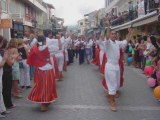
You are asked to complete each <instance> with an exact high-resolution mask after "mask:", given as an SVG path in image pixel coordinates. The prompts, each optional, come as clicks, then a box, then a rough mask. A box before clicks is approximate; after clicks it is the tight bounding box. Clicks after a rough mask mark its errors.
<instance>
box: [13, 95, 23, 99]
mask: <svg viewBox="0 0 160 120" xmlns="http://www.w3.org/2000/svg"><path fill="white" fill-rule="evenodd" d="M13 97H15V98H17V99H21V98H23V97H22V95H14V96H13Z"/></svg>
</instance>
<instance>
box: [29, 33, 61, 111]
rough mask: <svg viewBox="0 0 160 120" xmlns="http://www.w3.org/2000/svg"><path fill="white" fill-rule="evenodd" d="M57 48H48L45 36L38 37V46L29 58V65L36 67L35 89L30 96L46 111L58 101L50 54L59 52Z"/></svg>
mask: <svg viewBox="0 0 160 120" xmlns="http://www.w3.org/2000/svg"><path fill="white" fill-rule="evenodd" d="M59 48H60V44H59V47H56V46H53V45H51V46H46V39H45V37H44V36H38V44H37V45H35V46H34V47H33V48H32V49H31V52H30V54H29V56H28V59H27V63H28V64H29V65H32V66H35V73H34V88H33V89H32V91H31V93H30V94H29V96H28V99H29V100H30V101H32V102H36V103H41V110H42V111H46V110H47V107H48V105H49V104H50V103H51V102H54V101H55V100H56V99H57V97H58V96H57V92H56V82H55V76H54V71H53V66H52V64H51V62H50V54H51V53H54V52H55V51H58V50H59Z"/></svg>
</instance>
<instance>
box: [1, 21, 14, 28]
mask: <svg viewBox="0 0 160 120" xmlns="http://www.w3.org/2000/svg"><path fill="white" fill-rule="evenodd" d="M0 28H3V29H5V28H12V20H11V19H2V20H1V23H0Z"/></svg>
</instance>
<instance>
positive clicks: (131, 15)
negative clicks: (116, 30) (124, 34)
mask: <svg viewBox="0 0 160 120" xmlns="http://www.w3.org/2000/svg"><path fill="white" fill-rule="evenodd" d="M144 5H145V6H144V8H145V9H144V11H145V14H148V13H151V12H153V11H155V10H157V9H160V3H155V1H154V0H152V1H148V2H147V3H145V4H144ZM136 18H138V7H137V9H134V10H133V11H129V10H128V11H124V12H122V13H121V14H120V15H119V16H114V15H110V16H106V18H103V19H104V20H103V21H104V22H105V21H110V23H111V25H112V27H113V26H118V25H122V24H124V23H127V22H129V21H132V20H134V19H136ZM103 25H104V26H103V27H107V26H106V25H105V23H103Z"/></svg>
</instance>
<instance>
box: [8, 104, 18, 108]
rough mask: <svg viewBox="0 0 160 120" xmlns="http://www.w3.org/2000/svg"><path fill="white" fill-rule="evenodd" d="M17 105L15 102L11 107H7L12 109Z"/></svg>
mask: <svg viewBox="0 0 160 120" xmlns="http://www.w3.org/2000/svg"><path fill="white" fill-rule="evenodd" d="M15 107H16V105H15V104H13V105H12V106H11V107H7V109H12V108H15Z"/></svg>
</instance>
